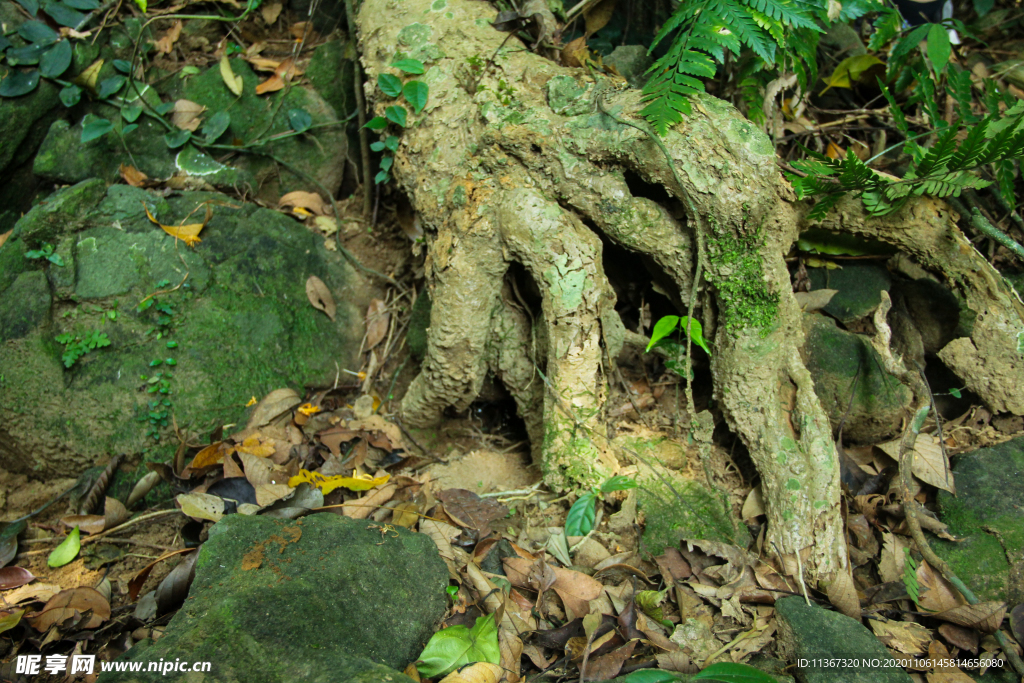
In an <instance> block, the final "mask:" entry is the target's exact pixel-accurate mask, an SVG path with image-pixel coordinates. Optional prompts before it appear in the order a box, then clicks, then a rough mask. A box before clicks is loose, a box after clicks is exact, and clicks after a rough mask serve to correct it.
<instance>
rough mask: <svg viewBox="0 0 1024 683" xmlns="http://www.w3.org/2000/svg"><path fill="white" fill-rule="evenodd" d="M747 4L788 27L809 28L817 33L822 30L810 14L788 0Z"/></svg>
mask: <svg viewBox="0 0 1024 683" xmlns="http://www.w3.org/2000/svg"><path fill="white" fill-rule="evenodd" d="M747 4H748V5H749V6H750V7H751V8H752V9H755V10H757V11H758V12H761V13H762V14H767V15H768V16H769V17H771V18H772V19H775V20H777V21H779V22H781V23H782V24H784V25H786V26H790V27H792V28H809V29H812V30H815V31H820V30H821V29H820V28H818V25H817V24H816V23H815V22H814V17H813V16H812V15H811V13H810V12H808V11H806V10H804V9H802V8H799V7H797V6H796V5H795V4H794V3H792V2H788V1H787V0H747Z"/></svg>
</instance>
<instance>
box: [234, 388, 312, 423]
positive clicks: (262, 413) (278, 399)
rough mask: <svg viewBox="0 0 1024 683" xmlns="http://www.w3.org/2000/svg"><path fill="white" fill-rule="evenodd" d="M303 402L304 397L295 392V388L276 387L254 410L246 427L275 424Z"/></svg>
mask: <svg viewBox="0 0 1024 683" xmlns="http://www.w3.org/2000/svg"><path fill="white" fill-rule="evenodd" d="M300 403H302V398H301V397H300V396H299V395H298V394H297V393H295V390H294V389H287V388H285V389H274V390H273V391H271V392H270V393H269V394H267V395H266V396H264V397H263V400H261V401H260V402H259V403H258V404H257V405H256V407H255V408H254V409H253V411H252V415H250V416H249V420H248V421H247V422H246V427H247V428H249V429H252V428H254V427H263V426H264V425H268V424H273V423H275V422H277V421H278V420H279V419H281V418H282V417H285V416H287V415H290V414H291V411H292V410H293V409H294V408H295V406H297V405H299V404H300Z"/></svg>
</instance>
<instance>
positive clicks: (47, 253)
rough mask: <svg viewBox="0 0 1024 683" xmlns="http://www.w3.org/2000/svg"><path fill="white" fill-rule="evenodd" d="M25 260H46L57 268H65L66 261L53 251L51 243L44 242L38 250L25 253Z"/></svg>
mask: <svg viewBox="0 0 1024 683" xmlns="http://www.w3.org/2000/svg"><path fill="white" fill-rule="evenodd" d="M25 258H27V259H46V260H47V261H49V262H50V263H52V264H53V265H55V266H63V265H64V259H62V258H61V257H60V254H57V253H55V252H54V250H53V245H52V244H50V243H49V242H43V243H42V245H41V246H40V247H39V248H38V249H29V250H28V251H26V252H25Z"/></svg>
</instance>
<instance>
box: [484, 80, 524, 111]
mask: <svg viewBox="0 0 1024 683" xmlns="http://www.w3.org/2000/svg"><path fill="white" fill-rule="evenodd" d="M480 89H481V90H486V89H487V86H486V85H481V86H480ZM515 94H516V89H515V88H513V87H512V86H511V84H509V83H507V82H506V81H505V79H504V78H502V79H499V80H498V87H497V88H496V89H495V90H494V96H495V98H496V99H497V100H498V102H499V103H500V104H501V106H503V107H509V106H512V96H513V95H515Z"/></svg>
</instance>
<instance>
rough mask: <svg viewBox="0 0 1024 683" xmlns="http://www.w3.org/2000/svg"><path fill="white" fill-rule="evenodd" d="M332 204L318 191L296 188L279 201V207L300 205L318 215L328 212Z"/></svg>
mask: <svg viewBox="0 0 1024 683" xmlns="http://www.w3.org/2000/svg"><path fill="white" fill-rule="evenodd" d="M330 206H331V205H330V204H329V203H328V202H325V201H324V198H323V197H321V196H320V195H318V194H317V193H316V192H304V191H302V190H295V191H294V192H289V193H288V194H286V195H284V196H283V197H281V199H280V200H278V202H277V208H279V209H283V208H286V207H292V208H294V207H299V208H303V209H309V210H310V211H312V212H313V213H315V214H316V215H318V216H324V215H326V214H327V213H328V210H329V208H330Z"/></svg>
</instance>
